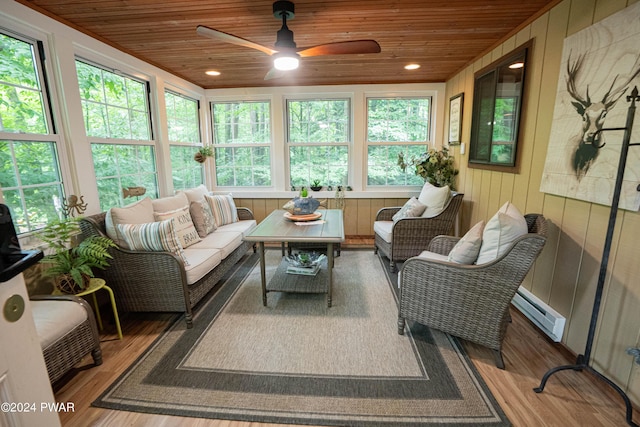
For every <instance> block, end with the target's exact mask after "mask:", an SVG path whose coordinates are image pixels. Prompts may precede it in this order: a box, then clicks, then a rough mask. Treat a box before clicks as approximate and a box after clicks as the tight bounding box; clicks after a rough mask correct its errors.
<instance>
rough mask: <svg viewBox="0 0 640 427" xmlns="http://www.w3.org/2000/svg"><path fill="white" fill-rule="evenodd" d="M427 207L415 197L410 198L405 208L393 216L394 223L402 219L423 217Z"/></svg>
mask: <svg viewBox="0 0 640 427" xmlns="http://www.w3.org/2000/svg"><path fill="white" fill-rule="evenodd" d="M426 207H427V206H425V205H423V204H422V203H420V202H419V201H418V199H416V198H415V197H412V198H410V199H409V200H408V201H407V203H405V204H404V206H403V207H402V208H401V209H400V210H399V211H398V212H396V214H395V215H393V217H392V219H393V221H394V222H395V221H398V220H399V219H402V218H411V217H416V216H420V215H422V213H423V212H424V210H425V209H426Z"/></svg>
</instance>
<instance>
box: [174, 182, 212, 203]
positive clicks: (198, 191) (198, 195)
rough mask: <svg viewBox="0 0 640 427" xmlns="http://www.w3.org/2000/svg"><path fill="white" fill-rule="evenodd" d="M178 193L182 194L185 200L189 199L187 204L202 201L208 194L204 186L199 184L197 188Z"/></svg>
mask: <svg viewBox="0 0 640 427" xmlns="http://www.w3.org/2000/svg"><path fill="white" fill-rule="evenodd" d="M178 193H184V194H185V195H186V196H187V199H189V203H191V202H199V201H200V200H204V196H206V195H207V194H209V190H208V189H207V187H205V186H204V184H200V185H198V186H197V187H194V188H189V189H187V190H184V191H179V192H178Z"/></svg>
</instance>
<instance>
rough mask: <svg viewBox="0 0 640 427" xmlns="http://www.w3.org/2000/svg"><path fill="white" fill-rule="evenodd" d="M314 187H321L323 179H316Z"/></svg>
mask: <svg viewBox="0 0 640 427" xmlns="http://www.w3.org/2000/svg"><path fill="white" fill-rule="evenodd" d="M311 186H312V187H321V186H322V184H321V181H320V180H319V179H314V180H313V184H312V185H311Z"/></svg>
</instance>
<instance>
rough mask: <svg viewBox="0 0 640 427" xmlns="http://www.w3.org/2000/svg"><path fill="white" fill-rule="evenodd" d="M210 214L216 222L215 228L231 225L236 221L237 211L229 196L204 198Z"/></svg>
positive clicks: (207, 196)
mask: <svg viewBox="0 0 640 427" xmlns="http://www.w3.org/2000/svg"><path fill="white" fill-rule="evenodd" d="M204 198H205V200H206V201H207V203H209V207H211V212H213V219H215V221H216V227H221V226H223V225H225V224H231V223H233V222H237V221H238V210H237V209H236V204H235V202H234V201H233V197H231V194H229V195H226V196H209V195H206V196H204Z"/></svg>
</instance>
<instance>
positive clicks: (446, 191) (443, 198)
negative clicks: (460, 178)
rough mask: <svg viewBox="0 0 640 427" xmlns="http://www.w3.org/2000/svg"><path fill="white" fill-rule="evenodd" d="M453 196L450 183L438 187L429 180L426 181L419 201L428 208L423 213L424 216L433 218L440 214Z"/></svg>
mask: <svg viewBox="0 0 640 427" xmlns="http://www.w3.org/2000/svg"><path fill="white" fill-rule="evenodd" d="M450 198H451V189H450V188H449V186H448V185H446V186H444V187H436V186H435V185H433V184H430V183H428V182H425V183H424V186H423V187H422V190H421V191H420V195H419V196H418V201H420V203H422V204H423V205H426V206H427V208H426V209H425V210H424V212H423V213H422V217H424V218H433V217H434V216H437V215H439V214H440V213H441V212H442V211H443V210H444V208H446V207H447V202H449V199H450Z"/></svg>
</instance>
